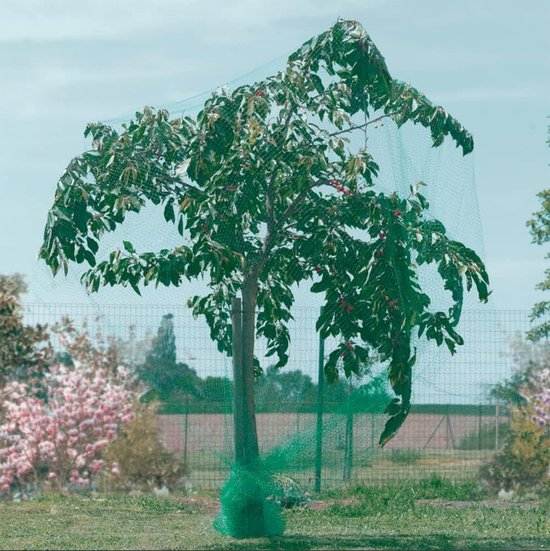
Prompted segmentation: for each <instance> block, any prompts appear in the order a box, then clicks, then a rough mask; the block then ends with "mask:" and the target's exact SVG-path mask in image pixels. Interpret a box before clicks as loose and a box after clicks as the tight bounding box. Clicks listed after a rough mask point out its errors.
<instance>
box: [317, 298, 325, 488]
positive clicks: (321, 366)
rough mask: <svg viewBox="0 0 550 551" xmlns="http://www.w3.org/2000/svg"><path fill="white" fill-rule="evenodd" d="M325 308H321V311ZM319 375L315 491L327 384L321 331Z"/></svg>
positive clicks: (321, 443)
mask: <svg viewBox="0 0 550 551" xmlns="http://www.w3.org/2000/svg"><path fill="white" fill-rule="evenodd" d="M322 312H323V310H322V309H321V313H322ZM317 367H318V375H317V427H316V446H315V491H316V492H317V493H318V492H320V491H321V469H322V466H323V409H324V386H325V371H324V367H325V339H324V338H323V337H322V335H321V333H319V359H318V366H317Z"/></svg>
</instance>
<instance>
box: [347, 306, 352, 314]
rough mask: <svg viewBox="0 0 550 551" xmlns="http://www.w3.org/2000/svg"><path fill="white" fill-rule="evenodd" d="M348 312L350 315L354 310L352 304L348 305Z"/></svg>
mask: <svg viewBox="0 0 550 551" xmlns="http://www.w3.org/2000/svg"><path fill="white" fill-rule="evenodd" d="M346 310H347V312H348V314H349V313H350V312H351V311H352V310H353V306H352V305H351V304H348V305H347V307H346Z"/></svg>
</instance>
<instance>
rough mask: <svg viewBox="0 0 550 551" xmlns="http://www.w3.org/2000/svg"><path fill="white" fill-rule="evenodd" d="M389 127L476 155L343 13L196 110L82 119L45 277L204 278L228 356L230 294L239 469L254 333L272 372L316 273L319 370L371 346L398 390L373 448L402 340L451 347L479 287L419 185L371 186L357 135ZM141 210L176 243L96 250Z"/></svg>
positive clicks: (402, 406) (407, 367) (401, 402)
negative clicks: (271, 65)
mask: <svg viewBox="0 0 550 551" xmlns="http://www.w3.org/2000/svg"><path fill="white" fill-rule="evenodd" d="M386 120H388V121H393V123H395V124H396V125H397V126H398V127H401V126H402V125H403V124H405V123H414V124H418V125H421V126H423V127H425V128H426V129H427V131H428V132H429V133H430V134H431V138H432V142H433V146H434V147H438V146H440V145H441V144H442V143H443V141H444V140H445V139H450V140H453V141H454V142H455V144H456V146H457V147H459V148H461V150H462V152H463V154H464V155H466V154H468V153H469V152H471V151H472V149H473V139H472V137H471V135H470V134H469V133H468V132H467V131H466V130H465V128H464V127H463V126H462V125H461V124H460V123H459V122H458V121H457V120H455V119H454V118H453V117H452V116H450V115H449V114H448V113H447V112H446V111H445V110H444V109H442V108H441V107H439V106H436V105H434V104H432V103H431V102H430V101H429V100H428V98H426V97H425V96H424V95H423V94H422V93H420V92H419V91H418V90H416V89H415V88H414V87H412V86H410V85H409V84H406V83H404V82H400V81H398V80H395V79H394V78H393V77H392V76H391V75H390V73H389V71H388V68H387V66H386V63H385V61H384V58H383V57H382V55H381V54H380V52H379V50H378V49H377V47H376V46H375V45H374V43H373V42H372V40H371V39H370V37H369V35H368V34H367V33H366V31H365V30H364V29H363V28H362V26H361V25H360V24H359V23H357V22H355V21H346V20H339V21H338V22H337V23H336V24H334V25H333V26H332V27H331V28H330V29H329V30H328V31H326V32H324V33H321V34H319V35H317V36H315V37H313V38H312V39H311V40H308V41H307V42H306V43H304V44H303V45H302V46H301V47H300V48H299V49H298V50H296V51H295V52H294V53H293V54H292V55H290V57H289V59H288V63H287V65H286V67H285V69H284V70H282V71H280V72H279V73H277V74H275V75H273V76H270V77H268V78H266V79H264V80H262V81H260V82H256V83H254V84H250V85H243V86H239V87H238V88H236V89H235V90H233V91H230V90H227V89H225V88H221V89H220V90H218V91H217V92H215V93H214V94H212V95H211V97H209V98H208V99H207V100H206V102H205V104H204V107H203V109H202V110H201V111H200V112H199V114H198V115H197V117H196V118H192V117H189V116H182V117H176V118H170V116H169V114H168V112H167V111H165V110H162V109H160V110H154V109H152V108H149V107H146V108H145V109H144V110H143V111H142V112H138V113H136V115H135V118H134V119H133V120H132V121H130V122H128V123H126V124H124V125H123V128H122V129H121V130H116V129H114V128H112V127H110V126H108V125H106V124H102V123H95V124H90V125H88V127H87V128H86V132H85V135H86V136H91V138H92V140H93V141H92V148H91V150H89V151H86V152H84V153H83V154H82V155H79V156H77V157H75V158H74V159H73V160H72V161H71V162H70V164H69V166H68V167H67V169H66V171H65V172H64V174H63V175H62V177H61V179H60V181H59V183H58V187H57V191H56V195H55V200H54V205H53V207H52V209H51V210H50V212H49V215H48V219H47V224H46V229H45V233H44V243H43V246H42V248H41V251H40V256H41V258H43V259H44V260H45V261H46V262H47V263H48V265H49V266H50V267H51V269H52V271H53V272H54V274H55V273H57V272H58V271H59V270H60V269H62V270H64V272H65V273H67V271H68V264H69V262H77V263H84V264H87V265H88V266H89V269H87V271H86V272H85V273H84V275H83V278H82V282H83V284H84V285H85V286H86V288H87V289H88V291H89V292H96V291H98V290H99V289H100V287H101V286H106V285H111V286H112V285H124V286H126V285H127V286H131V287H132V288H133V289H134V290H135V291H136V292H137V293H140V287H141V286H147V285H150V284H155V285H165V286H169V285H174V286H180V285H182V284H184V282H185V281H186V280H193V279H196V278H205V280H206V282H207V283H208V288H209V290H208V292H207V293H205V294H203V295H200V296H194V297H193V298H191V300H190V301H189V304H190V306H191V307H192V309H193V312H194V313H195V314H196V315H202V316H204V318H205V319H206V321H207V323H208V325H209V327H210V332H211V337H212V339H213V340H215V342H216V343H217V345H218V348H219V350H220V351H223V352H225V353H227V354H228V355H231V354H232V345H233V344H234V343H233V339H232V331H233V329H234V328H233V327H232V323H231V306H232V302H233V300H234V299H235V298H236V297H240V298H242V313H241V314H242V317H241V318H240V322H239V323H241V322H242V345H243V346H242V360H241V363H242V366H241V367H242V372H243V373H244V378H245V380H244V383H243V384H244V387H243V389H241V392H244V393H245V394H246V393H248V395H249V398H250V400H249V402H248V403H249V404H250V403H251V404H252V411H250V410H249V411H248V417H247V419H248V421H247V423H248V425H247V427H246V428H247V433H248V434H249V437H248V438H249V439H248V441H247V444H246V447H247V450H246V451H245V456H246V457H248V459H247V461H248V462H250V461H253V460H254V456H257V454H258V444H257V436H256V429H255V420H254V416H253V400H252V396H253V390H252V388H253V373H254V372H258V370H259V368H260V366H259V362H258V360H257V359H256V358H255V355H254V342H255V340H256V339H257V338H263V339H265V340H266V341H267V355H268V356H273V357H274V358H275V364H274V365H275V366H276V368H281V367H283V366H284V365H285V364H286V363H287V360H288V354H287V352H288V347H289V340H290V336H289V329H288V322H289V321H290V320H291V319H292V314H291V310H292V306H293V302H294V289H295V286H296V285H298V284H301V283H302V284H303V283H304V282H310V283H312V285H311V291H312V292H313V293H320V294H321V295H322V297H323V302H324V307H323V309H322V313H321V314H320V316H319V319H318V321H317V329H318V331H319V332H320V334H321V336H323V337H329V336H332V337H336V338H337V339H338V340H339V344H338V346H337V348H336V349H335V350H334V351H333V352H331V353H330V354H329V355H328V357H327V359H326V364H325V373H326V375H327V377H328V378H329V379H331V380H334V379H335V378H337V377H338V373H339V371H343V372H344V373H345V375H346V376H350V375H351V374H352V373H357V372H359V371H360V368H361V366H362V365H364V364H365V363H366V362H368V361H369V357H370V356H371V355H372V354H376V356H377V357H378V358H379V359H380V360H381V361H382V362H385V363H386V365H387V372H388V376H389V381H390V384H391V387H392V389H393V392H394V393H395V394H396V398H394V399H393V400H392V401H391V403H390V404H389V405H388V408H387V410H386V411H387V413H388V414H389V419H388V421H387V424H386V426H385V429H384V431H383V433H382V435H381V437H380V444H382V445H383V444H385V443H386V442H387V441H388V440H389V439H390V438H391V437H392V436H393V435H394V434H395V433H396V432H397V430H398V429H399V427H400V426H401V425H402V423H403V422H404V420H405V418H406V416H407V414H408V412H409V409H410V401H411V384H412V368H413V365H414V363H415V347H414V341H415V339H416V338H418V337H421V336H425V337H426V338H427V339H429V340H433V341H435V342H436V344H437V345H442V344H445V345H446V346H447V347H448V348H449V350H450V351H451V352H452V353H454V352H455V349H456V345H460V344H462V342H463V341H462V338H461V337H460V335H459V334H458V333H457V331H456V326H457V324H458V321H459V318H460V314H461V308H462V304H463V299H464V293H465V290H470V289H471V288H472V286H473V287H475V289H476V291H477V294H478V296H479V298H480V299H481V300H482V301H486V300H487V297H488V276H487V273H486V271H485V267H484V265H483V263H482V261H481V260H480V258H479V256H478V255H477V254H476V253H475V252H474V251H473V250H471V249H470V248H468V247H466V246H465V245H464V244H462V243H461V242H459V241H456V240H453V239H451V238H450V237H449V236H448V235H447V233H446V229H445V226H444V224H443V223H442V222H441V221H439V220H437V219H434V218H433V216H431V213H430V210H429V204H428V201H427V200H426V198H425V197H424V195H423V194H422V182H415V181H411V182H410V183H409V184H410V193H409V194H408V195H407V196H400V195H398V194H397V193H385V192H383V191H379V190H377V189H375V183H376V179H377V176H378V174H379V169H380V167H379V166H378V164H377V161H376V159H375V158H373V156H372V155H371V152H370V151H369V147H368V141H367V137H366V134H365V132H366V130H367V128H368V127H369V126H371V125H376V124H381V123H383V122H384V121H386ZM363 135H365V139H364V141H363V143H362V144H361V145H359V146H357V139H356V136H360V137H361V136H363ZM150 204H153V205H161V206H162V208H163V213H164V219H165V221H166V222H167V223H173V224H175V226H176V228H177V230H178V232H179V233H180V235H181V236H182V240H181V241H182V242H181V244H180V245H178V246H176V247H175V248H172V249H161V250H157V251H142V250H137V249H136V247H135V245H134V244H133V243H131V242H130V241H124V244H123V247H122V248H120V249H116V250H113V251H108V252H104V251H103V250H101V251H100V243H101V240H102V237H103V236H104V235H105V233H106V232H111V231H114V230H115V229H117V228H118V226H120V225H121V224H122V223H123V222H124V220H125V218H126V216H127V214H128V213H139V212H140V211H141V210H142V209H144V207H146V206H147V205H150ZM426 266H435V268H436V270H437V273H438V274H439V276H440V278H441V281H442V284H443V286H444V288H445V289H446V290H447V291H448V293H449V296H450V297H451V304H450V307H449V308H448V309H446V310H439V311H434V310H433V309H432V308H431V300H430V296H429V295H428V293H427V291H426V290H425V289H423V288H422V286H421V284H420V281H419V272H420V270H422V269H423V268H424V267H426Z"/></svg>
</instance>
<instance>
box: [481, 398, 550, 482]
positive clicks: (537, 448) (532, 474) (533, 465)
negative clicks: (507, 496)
mask: <svg viewBox="0 0 550 551" xmlns="http://www.w3.org/2000/svg"><path fill="white" fill-rule="evenodd" d="M533 416H534V405H533V404H529V405H528V406H526V407H524V408H516V409H514V410H513V414H512V420H511V423H510V427H509V430H508V437H507V439H506V443H505V445H504V448H503V449H502V450H501V451H500V452H499V453H498V454H496V455H495V457H494V459H493V461H492V462H491V463H489V464H488V465H485V466H484V467H482V470H481V477H482V479H483V480H484V481H486V482H487V483H488V484H489V487H490V488H492V489H493V490H495V491H498V490H500V489H501V488H504V489H505V490H511V489H513V490H515V491H520V492H521V491H526V490H547V489H550V483H549V482H550V481H549V476H548V474H549V473H548V471H549V468H550V438H549V437H548V434H547V430H546V427H545V426H541V425H539V424H538V423H535V422H533Z"/></svg>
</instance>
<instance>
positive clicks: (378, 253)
mask: <svg viewBox="0 0 550 551" xmlns="http://www.w3.org/2000/svg"><path fill="white" fill-rule="evenodd" d="M376 254H377V255H378V256H384V249H378V250H377V251H376Z"/></svg>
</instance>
